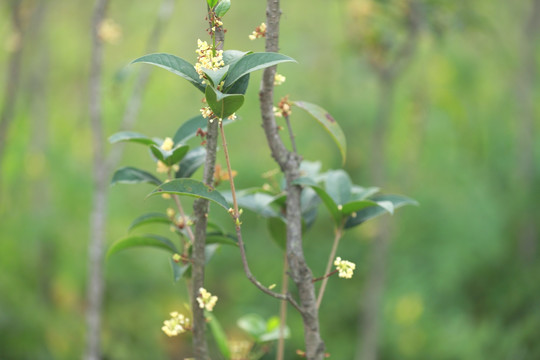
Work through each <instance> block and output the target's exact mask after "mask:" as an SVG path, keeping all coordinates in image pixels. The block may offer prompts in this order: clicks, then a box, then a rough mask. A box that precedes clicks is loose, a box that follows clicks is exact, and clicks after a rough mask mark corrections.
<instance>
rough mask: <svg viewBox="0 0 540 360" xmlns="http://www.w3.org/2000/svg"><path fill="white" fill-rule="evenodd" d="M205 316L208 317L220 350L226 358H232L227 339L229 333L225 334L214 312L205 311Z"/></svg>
mask: <svg viewBox="0 0 540 360" xmlns="http://www.w3.org/2000/svg"><path fill="white" fill-rule="evenodd" d="M205 316H206V318H207V319H208V326H209V327H210V331H211V332H212V335H213V336H214V340H216V344H217V346H218V348H219V351H220V352H221V354H222V355H223V357H224V358H225V359H230V358H231V351H230V350H229V342H228V341H227V335H225V331H223V328H222V327H221V324H220V323H219V321H218V320H217V318H216V317H215V316H214V314H213V313H211V312H209V311H205Z"/></svg>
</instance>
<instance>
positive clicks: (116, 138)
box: [109, 131, 157, 145]
mask: <svg viewBox="0 0 540 360" xmlns="http://www.w3.org/2000/svg"><path fill="white" fill-rule="evenodd" d="M121 141H130V142H135V143H139V144H144V145H157V143H156V142H155V141H154V140H153V139H150V138H149V137H148V136H146V135H143V134H139V133H137V132H134V131H120V132H117V133H116V134H113V135H111V136H110V137H109V142H110V143H111V144H115V143H117V142H121Z"/></svg>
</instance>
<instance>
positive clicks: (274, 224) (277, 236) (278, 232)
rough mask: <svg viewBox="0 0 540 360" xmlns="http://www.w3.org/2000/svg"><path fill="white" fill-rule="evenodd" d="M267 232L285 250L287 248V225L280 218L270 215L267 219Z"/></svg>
mask: <svg viewBox="0 0 540 360" xmlns="http://www.w3.org/2000/svg"><path fill="white" fill-rule="evenodd" d="M266 224H267V227H268V232H269V233H270V237H271V238H272V240H274V242H275V243H276V244H277V245H278V246H279V247H280V249H282V250H283V251H285V249H286V248H287V225H286V224H285V222H284V221H283V220H282V219H281V218H277V217H272V218H268V221H267V223H266Z"/></svg>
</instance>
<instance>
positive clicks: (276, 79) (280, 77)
mask: <svg viewBox="0 0 540 360" xmlns="http://www.w3.org/2000/svg"><path fill="white" fill-rule="evenodd" d="M285 80H287V78H286V77H285V76H283V75H281V74H278V73H276V76H274V85H275V86H279V85H281V84H283V83H284V82H285Z"/></svg>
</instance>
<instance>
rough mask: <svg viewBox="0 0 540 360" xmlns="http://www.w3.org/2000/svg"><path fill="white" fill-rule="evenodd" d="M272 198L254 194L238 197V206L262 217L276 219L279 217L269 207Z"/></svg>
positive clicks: (263, 194)
mask: <svg viewBox="0 0 540 360" xmlns="http://www.w3.org/2000/svg"><path fill="white" fill-rule="evenodd" d="M273 200H274V197H273V196H270V195H268V194H265V193H254V194H247V195H243V196H238V205H239V206H240V207H242V208H246V209H248V210H251V211H253V212H255V213H257V214H259V215H261V216H262V217H278V216H279V215H278V214H277V213H276V212H275V211H274V209H272V208H271V207H270V203H272V201H273Z"/></svg>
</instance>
